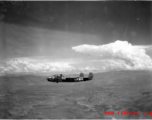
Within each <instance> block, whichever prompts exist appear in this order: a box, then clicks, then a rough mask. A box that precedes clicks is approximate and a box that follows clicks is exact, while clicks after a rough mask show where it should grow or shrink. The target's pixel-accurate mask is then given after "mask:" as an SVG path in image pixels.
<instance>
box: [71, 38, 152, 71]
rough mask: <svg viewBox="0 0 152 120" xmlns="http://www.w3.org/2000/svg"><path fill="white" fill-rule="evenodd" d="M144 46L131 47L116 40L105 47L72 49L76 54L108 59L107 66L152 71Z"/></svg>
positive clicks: (91, 46) (90, 46) (88, 46)
mask: <svg viewBox="0 0 152 120" xmlns="http://www.w3.org/2000/svg"><path fill="white" fill-rule="evenodd" d="M144 48H146V47H145V46H133V45H132V44H130V43H128V42H127V41H120V40H117V41H115V42H114V43H109V44H105V45H99V46H97V45H87V44H84V45H79V46H75V47H72V49H73V50H75V51H76V52H80V53H84V54H89V55H92V56H98V57H100V58H101V59H108V61H107V62H108V63H109V66H113V67H118V66H119V68H122V66H124V68H123V69H150V70H151V69H152V59H151V57H150V56H148V55H147V54H146V51H145V49H144ZM109 60H110V61H109Z"/></svg>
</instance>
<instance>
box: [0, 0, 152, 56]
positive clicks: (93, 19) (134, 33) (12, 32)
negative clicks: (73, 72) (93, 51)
mask: <svg viewBox="0 0 152 120" xmlns="http://www.w3.org/2000/svg"><path fill="white" fill-rule="evenodd" d="M151 3H152V2H150V1H149V2H148V1H146V2H143V1H138V2H131V1H130V2H128V1H123V2H122V1H121V2H120V1H119V2H112V1H111V2H107V1H94V2H89V1H84V2H82V1H79V2H78V1H71V2H69V1H66V2H65V1H62V2H59V1H56V2H52V1H48V2H41V1H39V2H38V1H37V2H31V1H29V2H0V4H1V5H2V6H3V7H1V8H0V12H1V13H2V14H1V24H0V25H1V32H0V36H1V38H0V40H1V52H3V54H5V55H7V57H13V56H14V57H20V56H21V57H22V56H26V57H27V56H54V57H69V56H70V57H71V58H72V57H77V56H81V54H79V53H76V52H75V51H73V50H72V49H71V48H72V47H73V46H77V45H81V44H93V45H103V44H108V43H111V42H114V41H116V40H127V41H128V42H129V43H132V44H133V45H149V44H151V42H152V41H151V40H152V39H151V27H152V26H151V14H152V7H151V5H152V4H151ZM2 21H3V22H2ZM4 51H5V53H4Z"/></svg>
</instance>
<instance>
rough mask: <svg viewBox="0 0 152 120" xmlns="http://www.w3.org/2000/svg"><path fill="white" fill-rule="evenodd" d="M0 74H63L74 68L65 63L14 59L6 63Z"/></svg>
mask: <svg viewBox="0 0 152 120" xmlns="http://www.w3.org/2000/svg"><path fill="white" fill-rule="evenodd" d="M1 68H2V70H1V73H19V72H23V73H29V72H65V71H67V72H68V71H71V70H74V69H75V68H74V67H73V66H71V65H70V64H69V63H66V62H61V61H60V62H51V61H50V62H43V61H39V60H34V59H31V58H15V59H10V60H8V61H6V65H5V68H4V67H1Z"/></svg>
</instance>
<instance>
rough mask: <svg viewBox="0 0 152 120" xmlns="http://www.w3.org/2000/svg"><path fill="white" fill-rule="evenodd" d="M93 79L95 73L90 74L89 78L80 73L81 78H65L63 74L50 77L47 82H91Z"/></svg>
mask: <svg viewBox="0 0 152 120" xmlns="http://www.w3.org/2000/svg"><path fill="white" fill-rule="evenodd" d="M92 79H93V73H91V72H90V73H89V75H88V77H84V73H80V75H79V77H66V78H65V77H64V76H63V75H62V74H59V75H53V76H51V77H48V78H47V80H48V81H49V82H56V83H58V82H82V81H89V80H92Z"/></svg>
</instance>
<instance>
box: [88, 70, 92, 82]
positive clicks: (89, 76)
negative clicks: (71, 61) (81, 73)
mask: <svg viewBox="0 0 152 120" xmlns="http://www.w3.org/2000/svg"><path fill="white" fill-rule="evenodd" d="M88 78H89V79H90V80H92V79H93V73H92V72H90V73H89V75H88Z"/></svg>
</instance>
